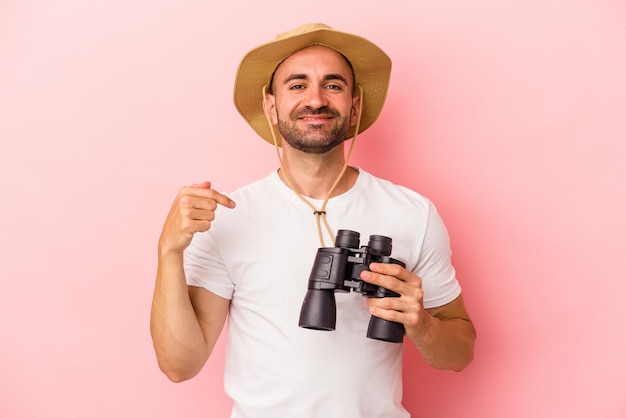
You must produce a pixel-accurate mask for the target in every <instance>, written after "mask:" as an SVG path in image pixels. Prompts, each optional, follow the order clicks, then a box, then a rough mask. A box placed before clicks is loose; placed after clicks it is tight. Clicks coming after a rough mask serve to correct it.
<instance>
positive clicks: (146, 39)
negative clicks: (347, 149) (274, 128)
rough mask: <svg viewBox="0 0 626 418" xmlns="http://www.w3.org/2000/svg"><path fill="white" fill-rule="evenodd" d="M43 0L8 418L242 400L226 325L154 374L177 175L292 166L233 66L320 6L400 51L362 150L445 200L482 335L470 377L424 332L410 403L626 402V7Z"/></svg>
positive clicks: (7, 258)
mask: <svg viewBox="0 0 626 418" xmlns="http://www.w3.org/2000/svg"><path fill="white" fill-rule="evenodd" d="M36 3H37V2H19V1H16V0H2V2H0V138H1V142H0V144H1V145H0V170H1V173H2V175H1V176H0V193H1V196H2V198H1V199H2V204H1V205H0V231H1V234H0V257H1V258H0V262H1V264H0V267H1V268H0V274H1V277H0V279H1V281H0V338H1V343H0V416H2V417H10V418H18V417H63V418H74V417H76V418H78V417H148V416H149V417H209V416H210V417H224V416H227V411H228V409H229V405H230V401H229V400H228V398H226V397H225V395H224V394H223V390H222V363H223V350H224V347H223V341H221V342H220V345H219V346H218V348H217V349H216V353H215V354H214V356H213V357H212V358H211V359H210V361H209V363H208V364H207V366H206V368H205V369H204V370H203V371H202V373H201V374H200V375H199V376H198V377H197V378H196V379H195V380H193V381H189V382H185V383H182V384H179V385H176V384H173V383H170V382H169V381H168V380H167V379H166V378H165V376H163V375H162V374H161V373H160V372H159V371H158V369H157V365H156V361H155V358H154V355H153V352H152V346H151V340H150V336H149V331H148V318H149V311H150V301H151V296H152V295H151V293H152V288H153V281H154V275H155V267H156V242H157V239H158V235H159V233H160V229H161V224H162V221H163V219H164V217H165V214H166V212H167V210H168V209H169V205H170V203H171V201H172V199H173V197H174V195H175V193H176V191H177V189H178V187H179V186H181V185H184V184H190V183H194V182H198V181H202V180H205V179H207V180H211V181H212V182H213V183H214V185H215V186H216V187H217V188H219V189H221V190H223V191H229V190H233V189H234V188H236V187H238V186H240V185H243V184H245V183H247V182H248V181H250V180H252V179H255V178H258V177H259V176H263V175H265V174H266V173H268V172H269V171H270V170H273V169H274V168H275V167H276V162H275V159H274V158H275V156H274V152H273V150H272V148H271V147H270V146H268V145H266V144H265V143H264V142H263V141H261V140H260V139H258V138H256V137H255V135H254V133H253V131H252V130H251V129H250V128H249V127H248V126H247V125H246V124H245V123H244V121H243V120H242V119H241V118H240V117H239V115H238V114H237V113H236V111H235V109H234V106H233V104H232V85H233V79H234V72H235V70H236V68H237V65H238V63H239V59H240V58H241V56H242V55H243V53H244V52H246V51H247V50H248V49H249V48H251V47H252V46H255V45H256V44H258V43H261V42H264V41H267V40H270V39H271V38H273V37H274V35H275V34H277V33H279V32H283V31H285V30H288V29H291V28H292V27H295V26H297V25H299V24H302V23H305V22H309V21H323V22H326V23H328V24H329V25H331V26H333V27H335V28H337V29H341V30H346V31H350V32H355V33H358V34H362V35H363V36H365V37H367V38H370V39H372V40H373V41H375V42H376V43H377V44H379V45H380V46H381V47H382V48H383V49H385V50H386V51H387V52H388V53H389V55H390V56H391V58H392V60H393V62H394V73H393V76H392V83H391V88H390V91H389V96H388V102H387V107H386V108H385V110H384V111H383V114H382V115H381V117H380V119H379V121H378V122H377V124H376V125H375V126H374V127H373V128H371V129H370V130H369V131H367V133H366V134H364V135H362V136H361V137H360V142H359V143H358V144H357V149H356V152H355V156H354V158H353V163H354V164H357V165H360V166H362V167H365V168H366V169H368V170H369V171H371V172H372V173H374V174H378V175H381V176H384V177H387V178H390V179H392V180H394V181H396V182H398V183H402V184H404V185H407V186H410V187H412V188H415V189H417V190H419V191H420V192H422V193H423V194H425V195H426V196H428V197H430V198H431V199H432V200H433V201H434V202H435V203H436V204H437V206H438V208H439V210H440V212H441V213H442V214H443V216H444V219H445V220H446V223H447V225H448V228H449V231H450V235H451V238H452V243H453V250H454V262H455V264H456V266H457V269H458V274H459V277H460V279H461V280H462V283H463V285H464V289H465V298H466V302H467V304H468V306H469V309H470V311H471V313H472V314H473V318H474V320H475V322H476V325H477V328H478V331H479V339H478V342H477V350H476V360H475V362H474V363H473V364H472V365H471V366H470V367H469V368H468V369H467V370H466V371H464V372H463V373H460V374H458V373H453V372H444V371H436V370H432V369H429V368H428V367H426V366H425V365H424V364H423V363H422V361H421V360H420V359H418V358H416V352H415V350H414V349H412V348H411V347H409V348H408V349H407V351H406V355H405V357H406V363H407V364H406V367H405V381H406V390H405V404H406V406H407V408H408V409H409V410H410V411H411V412H412V413H413V414H414V415H415V416H419V417H428V418H437V417H451V418H457V417H463V418H501V417H508V418H517V417H590V416H593V417H604V418H617V417H624V416H626V401H625V400H624V399H625V397H624V388H626V360H625V357H626V325H625V322H624V319H623V317H624V315H625V314H626V303H624V294H625V293H626V280H624V276H625V275H624V263H623V262H620V261H619V260H623V259H624V257H625V256H626V255H625V253H626V248H625V245H624V237H625V235H626V221H625V220H624V215H625V212H626V210H625V209H626V168H625V167H626V164H625V157H626V140H625V139H626V52H625V51H626V26H625V25H624V21H625V19H626V14H625V12H626V7H625V6H624V3H623V2H621V1H618V0H614V1H610V0H604V1H602V0H588V1H582V0H578V1H576V0H572V1H566V0H560V1H559V0H547V1H546V0H533V1H523V2H522V1H501V0H476V1H446V2H435V1H414V0H410V1H405V2H401V1H392V2H374V1H369V0H358V1H356V0H344V1H336V0H332V1H326V0H320V1H317V2H308V3H298V2H287V1H277V2H269V3H268V2H261V1H256V0H254V1H252V0H250V1H232V2H220V3H218V4H219V5H217V6H216V5H212V4H211V3H213V2H207V1H184V2H180V1H174V0H155V1H141V0H108V1H78V0H77V1H56V2H39V3H40V4H36ZM268 390H271V388H268Z"/></svg>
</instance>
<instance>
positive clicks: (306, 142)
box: [278, 106, 350, 154]
mask: <svg viewBox="0 0 626 418" xmlns="http://www.w3.org/2000/svg"><path fill="white" fill-rule="evenodd" d="M307 115H326V116H330V117H332V118H333V123H332V124H330V125H329V124H327V123H319V124H316V123H313V124H309V125H308V126H307V129H306V130H304V129H299V128H298V127H297V126H296V123H297V121H298V119H299V118H301V117H303V116H307ZM278 130H279V131H280V135H281V136H282V137H283V139H284V140H285V141H286V142H287V143H288V144H289V145H291V146H292V147H293V148H295V149H297V150H299V151H302V152H306V153H310V154H324V153H327V152H328V151H330V150H332V149H333V148H335V147H336V146H337V145H339V144H342V143H343V142H344V141H345V140H346V136H347V135H348V131H349V130H350V118H349V117H347V118H342V117H341V115H340V114H339V112H337V111H336V110H334V109H330V108H329V107H326V106H323V107H321V108H319V109H311V108H304V109H299V110H298V109H296V110H294V111H293V112H292V113H291V114H290V115H289V119H287V120H281V119H280V118H279V119H278ZM325 130H327V131H326V132H325Z"/></svg>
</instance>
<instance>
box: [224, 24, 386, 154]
mask: <svg viewBox="0 0 626 418" xmlns="http://www.w3.org/2000/svg"><path fill="white" fill-rule="evenodd" d="M312 45H322V46H326V47H329V48H332V49H334V50H336V51H337V52H339V53H340V54H342V55H344V56H345V57H346V58H347V59H348V61H349V62H350V64H351V65H352V69H353V70H354V76H355V80H356V84H357V86H360V87H361V88H362V89H363V111H362V115H361V122H360V125H359V133H361V132H363V131H365V130H366V129H367V128H369V127H370V126H371V125H372V124H373V123H374V122H375V121H376V119H377V118H378V116H379V115H380V112H381V111H382V108H383V105H384V103H385V98H386V96H387V89H388V87H389V79H390V76H391V59H390V58H389V56H387V54H385V52H384V51H383V50H381V49H380V48H379V47H378V46H376V45H374V44H373V43H372V42H370V41H368V40H367V39H365V38H362V37H360V36H356V35H352V34H349V33H345V32H340V31H336V30H334V29H331V28H318V29H315V30H313V31H309V32H305V33H301V34H298V35H294V36H290V37H286V38H283V39H278V40H275V41H272V42H268V43H266V44H263V45H261V46H259V47H257V48H254V49H253V50H251V51H250V52H248V53H247V54H246V55H245V56H244V57H243V59H242V60H241V63H240V64H239V68H238V70H237V75H236V77H235V89H234V102H235V107H236V108H237V110H238V111H239V113H240V114H241V116H243V118H244V119H245V120H246V121H247V122H248V124H250V126H251V127H252V129H254V131H255V132H256V133H257V134H258V135H259V136H260V137H261V138H263V139H264V140H266V141H267V142H269V143H271V144H273V143H274V140H273V137H272V132H271V130H270V127H269V125H268V122H267V119H266V118H265V114H264V111H263V102H262V100H263V97H262V91H263V86H266V89H269V83H270V79H271V77H272V74H273V73H274V71H275V70H276V68H277V67H278V66H279V65H280V63H281V62H282V61H284V60H285V59H286V58H287V57H289V56H290V55H292V54H293V53H295V52H297V51H299V50H301V49H304V48H306V47H308V46H312ZM358 91H359V90H358V88H357V89H356V92H358ZM357 94H358V93H357ZM354 129H355V128H354V127H352V128H351V129H350V131H349V132H348V135H347V138H350V137H352V136H354ZM276 139H277V141H278V142H279V143H278V145H279V146H280V145H281V144H280V137H277V138H276Z"/></svg>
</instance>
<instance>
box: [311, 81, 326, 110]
mask: <svg viewBox="0 0 626 418" xmlns="http://www.w3.org/2000/svg"><path fill="white" fill-rule="evenodd" d="M305 104H306V105H307V106H309V107H311V108H313V109H319V108H321V107H324V106H327V105H328V100H327V99H326V95H325V94H324V88H323V87H321V86H310V87H309V88H308V89H307V94H306V99H305Z"/></svg>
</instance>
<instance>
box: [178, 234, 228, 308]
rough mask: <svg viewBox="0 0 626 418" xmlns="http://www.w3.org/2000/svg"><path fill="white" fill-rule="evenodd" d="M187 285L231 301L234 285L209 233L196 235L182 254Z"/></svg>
mask: <svg viewBox="0 0 626 418" xmlns="http://www.w3.org/2000/svg"><path fill="white" fill-rule="evenodd" d="M184 269H185V278H186V280H187V285H189V286H196V287H203V288H205V289H207V290H208V291H210V292H212V293H215V294H216V295H218V296H221V297H223V298H226V299H232V297H233V291H234V284H233V282H232V280H231V278H230V275H229V274H228V270H227V269H226V266H225V265H224V262H223V260H222V258H221V256H220V252H219V248H218V245H217V242H216V241H215V238H214V237H213V236H212V234H211V233H210V231H207V232H199V233H196V234H195V235H194V237H193V239H192V241H191V244H190V245H189V247H187V249H186V250H185V253H184Z"/></svg>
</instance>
